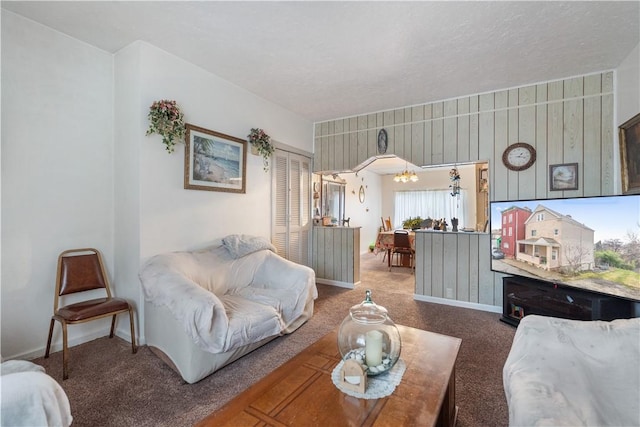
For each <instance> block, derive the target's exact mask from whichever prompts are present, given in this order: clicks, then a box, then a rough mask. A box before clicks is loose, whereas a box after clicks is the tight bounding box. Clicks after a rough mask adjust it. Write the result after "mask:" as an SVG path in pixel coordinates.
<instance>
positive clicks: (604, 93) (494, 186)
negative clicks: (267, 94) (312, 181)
mask: <svg viewBox="0 0 640 427" xmlns="http://www.w3.org/2000/svg"><path fill="white" fill-rule="evenodd" d="M382 128H384V129H386V131H387V134H388V148H387V152H386V153H387V154H395V155H397V156H398V157H401V158H403V159H405V160H408V161H409V162H411V163H413V164H416V165H419V166H431V165H440V164H452V163H465V162H476V161H489V173H490V176H489V179H490V189H491V194H490V197H491V200H518V199H521V200H522V199H532V198H548V197H576V196H582V195H585V196H591V195H604V194H612V193H613V190H614V179H615V177H614V174H613V164H614V159H613V154H614V145H613V140H614V139H613V131H614V126H613V72H611V71H610V72H605V73H601V74H592V75H587V76H581V77H574V78H570V79H565V80H558V81H553V82H548V83H541V84H537V85H532V86H527V87H521V88H516V89H507V90H503V91H497V92H491V93H486V94H481V95H472V96H468V97H463V98H457V99H451V100H447V101H440V102H434V103H430V104H424V105H418V106H412V107H406V108H400V109H396V110H390V111H384V112H379V113H372V114H367V115H362V116H357V117H349V118H344V119H337V120H331V121H327V122H322V123H317V124H316V125H315V154H314V172H340V171H352V170H357V169H358V166H359V165H362V164H363V163H365V162H367V160H369V159H370V158H371V157H373V156H376V155H378V152H377V139H378V137H377V135H378V131H379V130H380V129H382ZM516 142H527V143H529V144H531V145H533V146H534V147H535V148H536V151H537V161H536V163H535V164H534V166H533V167H531V168H530V169H528V170H526V171H522V172H512V171H509V170H508V169H507V168H505V167H504V165H503V164H502V161H501V158H502V152H503V151H504V150H505V148H507V146H509V145H511V144H513V143H516ZM559 163H578V167H579V189H578V190H575V191H553V192H550V191H549V189H548V188H549V185H548V182H549V165H551V164H559Z"/></svg>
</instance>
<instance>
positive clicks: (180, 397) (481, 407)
mask: <svg viewBox="0 0 640 427" xmlns="http://www.w3.org/2000/svg"><path fill="white" fill-rule="evenodd" d="M381 260H382V254H379V255H378V256H374V255H373V254H367V255H365V256H363V258H362V265H363V268H362V282H363V283H362V285H361V286H359V287H358V288H357V289H356V290H347V289H341V288H337V287H333V286H327V285H318V291H319V294H320V297H319V298H318V300H317V301H316V310H315V314H314V316H313V318H312V319H311V320H310V321H309V322H307V323H306V324H305V325H303V326H302V327H301V328H300V329H299V330H298V331H296V332H295V333H293V334H291V335H288V336H286V337H281V338H278V339H276V340H274V341H272V342H270V343H269V344H267V345H265V346H263V347H261V348H260V349H258V350H256V351H254V352H253V353H251V354H249V355H247V356H245V357H243V358H241V359H240V360H238V361H236V362H234V363H233V364H231V365H229V366H227V367H225V368H224V369H222V370H220V371H218V372H216V373H214V374H213V375H211V376H209V377H207V378H205V379H203V380H202V381H200V382H198V383H197V384H193V385H190V384H186V383H185V382H184V381H182V379H181V378H180V376H179V375H177V374H176V373H175V372H173V371H172V370H171V369H170V368H168V367H167V366H166V365H165V364H164V363H162V362H161V361H160V359H158V358H157V357H156V356H155V355H153V354H152V353H151V352H150V350H149V349H148V348H147V347H141V348H140V349H139V351H138V353H137V354H135V355H132V354H131V347H130V345H129V343H127V342H125V341H123V340H121V339H119V338H115V339H113V340H109V339H108V338H106V337H105V338H100V339H97V340H94V341H92V342H89V343H85V344H82V345H79V346H76V347H74V348H72V349H71V361H70V377H69V379H68V380H66V381H62V378H61V377H62V353H61V352H58V353H55V354H52V355H51V357H50V358H49V359H46V360H45V359H43V358H38V359H36V360H34V362H35V363H38V364H41V365H43V366H44V367H45V368H46V370H47V372H48V373H49V374H50V375H52V376H53V377H54V378H55V379H56V380H58V381H59V382H60V383H61V384H62V386H63V388H64V389H65V391H66V392H67V394H68V396H69V400H70V402H71V410H72V413H73V416H74V424H73V425H74V426H134V425H135V426H190V425H193V423H195V422H197V421H198V420H200V419H202V418H204V417H205V416H207V415H208V414H209V413H211V412H213V411H215V410H216V409H217V408H219V407H221V406H222V405H223V404H224V403H226V402H227V401H228V400H230V399H231V398H232V397H233V396H234V395H236V394H237V393H239V392H240V391H242V390H244V389H245V388H247V387H248V386H250V385H251V384H253V383H254V382H255V381H257V380H258V379H260V378H262V377H263V376H264V375H266V374H267V373H268V372H270V371H271V370H273V369H274V368H276V367H277V366H279V365H281V364H282V363H284V362H285V361H286V360H288V359H289V358H291V357H292V356H294V355H295V354H297V353H298V352H299V351H301V350H302V349H304V348H305V347H306V346H308V345H309V344H311V343H312V342H314V341H316V340H317V339H318V338H320V337H321V336H323V335H324V334H326V333H327V332H329V331H330V330H332V329H333V328H335V327H337V326H338V325H339V324H340V322H341V321H342V319H343V318H344V317H345V316H346V315H347V313H348V310H349V308H350V307H351V306H352V305H354V304H357V303H359V302H361V301H362V299H363V297H364V289H366V288H369V289H372V290H373V299H374V301H375V302H376V303H378V304H380V305H383V306H385V307H386V308H387V309H388V310H389V314H390V316H391V317H392V319H393V320H394V321H395V322H396V323H400V324H404V325H407V326H412V327H416V328H420V329H425V330H429V331H432V332H438V333H443V334H446V335H451V336H456V337H459V338H461V339H462V346H461V350H460V354H459V356H458V362H457V368H456V369H457V371H456V375H457V377H456V399H457V405H458V406H459V413H458V424H457V425H458V426H504V425H507V424H508V410H507V405H506V401H505V397H504V391H503V388H502V366H503V365H504V361H505V360H506V357H507V355H508V352H509V349H510V347H511V342H512V340H513V335H514V332H515V329H514V328H512V327H511V326H508V325H506V324H504V323H502V322H500V321H499V320H498V319H499V315H497V314H493V313H486V312H481V311H476V310H470V309H464V308H458V307H450V306H445V305H439V304H430V303H424V302H419V301H414V300H413V296H412V295H413V283H414V279H413V275H412V274H411V271H410V270H409V269H400V268H397V269H396V268H394V269H393V271H392V272H391V274H390V273H389V272H388V271H387V268H386V263H384V264H382V262H381ZM46 326H47V325H43V328H45V329H46ZM105 332H107V331H105Z"/></svg>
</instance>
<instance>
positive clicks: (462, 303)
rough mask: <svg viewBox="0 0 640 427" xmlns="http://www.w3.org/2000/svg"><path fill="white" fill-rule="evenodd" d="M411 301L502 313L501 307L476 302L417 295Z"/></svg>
mask: <svg viewBox="0 0 640 427" xmlns="http://www.w3.org/2000/svg"><path fill="white" fill-rule="evenodd" d="M413 299H414V300H416V301H424V302H433V303H436V304H444V305H451V306H454V307H462V308H471V309H473V310H480V311H488V312H491V313H498V314H501V313H502V307H498V306H495V305H488V304H480V303H477V302H467V301H458V300H452V299H447V298H438V297H432V296H428V295H418V294H413Z"/></svg>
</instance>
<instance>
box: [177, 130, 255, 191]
mask: <svg viewBox="0 0 640 427" xmlns="http://www.w3.org/2000/svg"><path fill="white" fill-rule="evenodd" d="M186 127H187V133H186V136H185V150H184V188H186V189H190V190H207V191H226V192H231V193H245V191H246V185H245V180H246V170H245V169H246V158H247V141H245V140H244V139H240V138H235V137H233V136H229V135H225V134H223V133H220V132H215V131H212V130H208V129H204V128H201V127H197V126H194V125H191V124H187V125H186Z"/></svg>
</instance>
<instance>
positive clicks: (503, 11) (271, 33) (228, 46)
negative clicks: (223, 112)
mask: <svg viewBox="0 0 640 427" xmlns="http://www.w3.org/2000/svg"><path fill="white" fill-rule="evenodd" d="M639 5H640V3H639V2H637V1H632V2H609V1H605V2H573V1H570V2H451V1H450V2H400V1H398V2H368V1H358V2H340V1H335V2H307V1H305V2H302V1H301V2H215V1H209V2H206V1H204V2H203V1H200V2H191V1H179V2H165V1H162V2H150V1H141V2H127V1H107V2H94V1H86V2H85V1H68V2H57V1H46V2H39V1H23V2H19V1H3V2H2V8H3V9H5V10H9V11H12V12H15V13H18V14H20V15H23V16H25V17H27V18H30V19H32V20H34V21H37V22H40V23H42V24H44V25H47V26H49V27H51V28H54V29H57V30H59V31H61V32H63V33H66V34H68V35H70V36H72V37H75V38H77V39H80V40H83V41H85V42H87V43H89V44H91V45H94V46H97V47H99V48H101V49H104V50H106V51H109V52H117V51H118V50H119V49H121V48H122V47H124V46H126V45H128V44H129V43H131V42H133V41H135V40H144V41H146V42H148V43H151V44H153V45H155V46H157V47H159V48H161V49H163V50H165V51H167V52H170V53H172V54H174V55H176V56H179V57H182V58H184V59H185V60H187V61H189V62H191V63H194V64H197V65H198V66H200V67H202V68H204V69H207V70H209V71H211V72H212V73H214V74H216V75H218V76H220V77H222V78H224V79H226V80H229V81H231V82H233V83H234V84H236V85H238V86H240V87H243V88H245V89H247V90H249V91H250V92H252V93H254V94H256V95H258V96H260V97H262V98H265V99H267V100H270V101H272V102H274V103H276V104H278V105H281V106H282V107H284V108H286V109H288V110H291V111H293V112H295V113H297V114H299V115H300V116H302V117H304V118H306V119H308V120H310V121H314V122H315V121H323V120H327V119H331V118H337V117H345V116H351V115H356V114H362V113H368V112H373V111H380V110H386V109H391V108H396V107H401V106H407V105H413V104H421V103H426V102H431V101H435V100H442V99H447V98H453V97H457V96H462V95H468V94H473V93H482V92H486V91H492V90H496V89H501V88H508V87H514V86H521V85H526V84H529V83H535V82H540V81H546V80H553V79H558V78H563V77H568V76H573V75H578V74H588V73H591V72H596V71H603V70H608V69H613V68H616V67H617V66H618V65H619V64H620V62H621V61H622V60H623V59H624V58H625V57H626V56H627V55H628V54H629V52H630V51H631V50H632V49H633V48H634V47H635V46H636V45H637V44H638V41H639V38H640V36H639V34H640V30H639V26H640V12H639Z"/></svg>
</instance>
